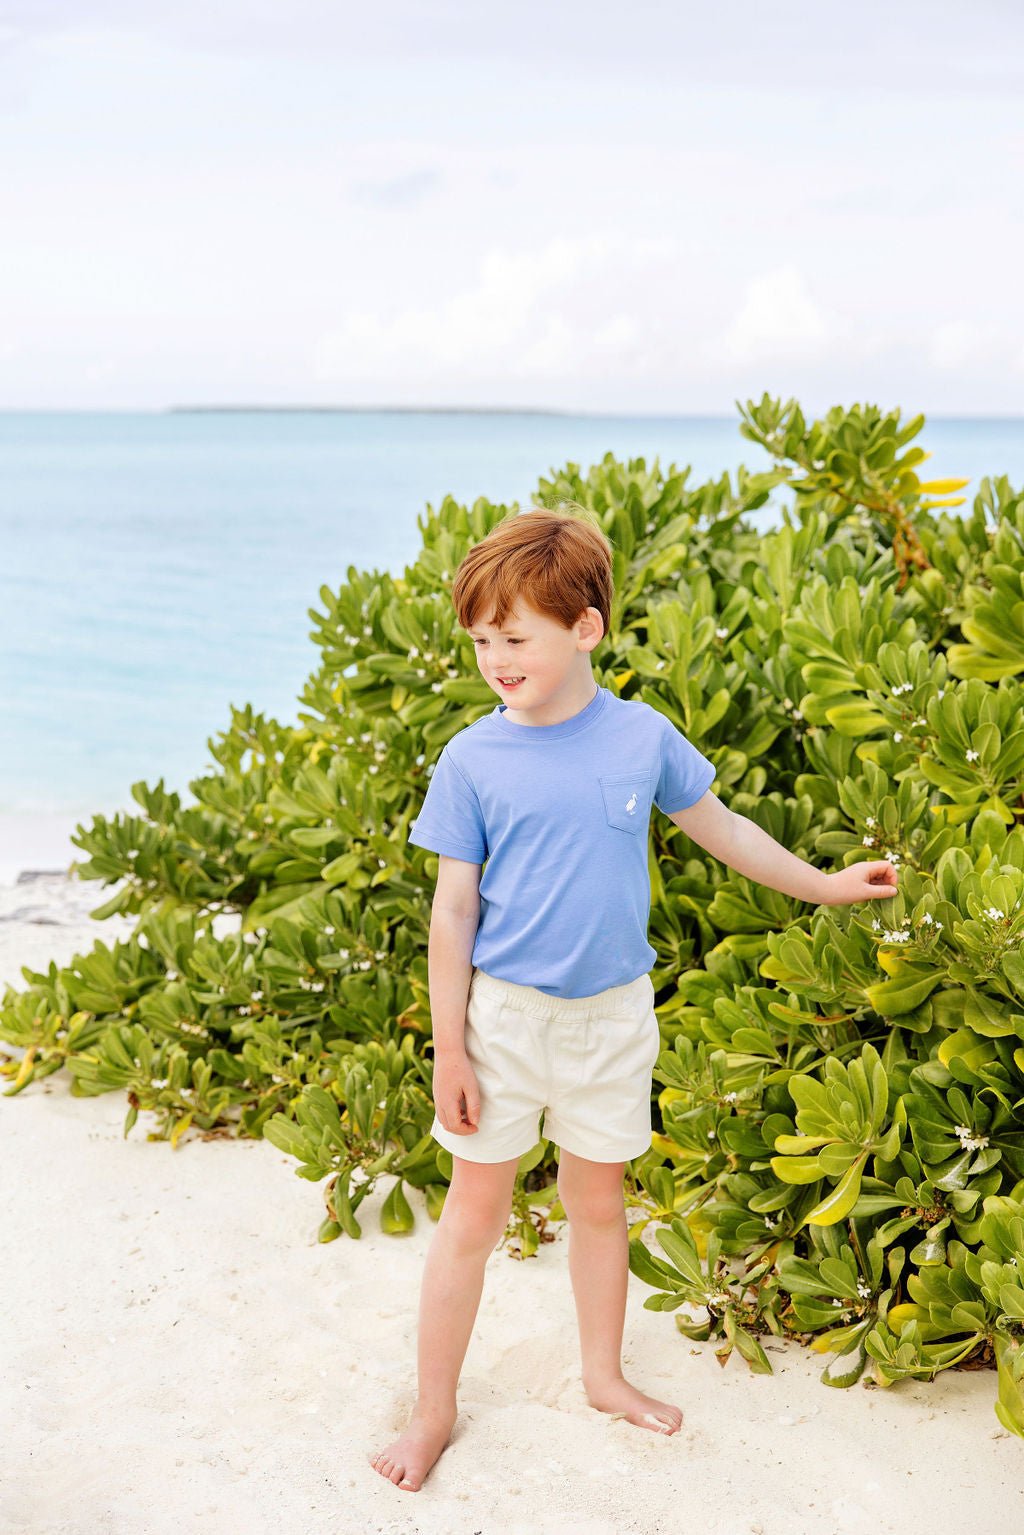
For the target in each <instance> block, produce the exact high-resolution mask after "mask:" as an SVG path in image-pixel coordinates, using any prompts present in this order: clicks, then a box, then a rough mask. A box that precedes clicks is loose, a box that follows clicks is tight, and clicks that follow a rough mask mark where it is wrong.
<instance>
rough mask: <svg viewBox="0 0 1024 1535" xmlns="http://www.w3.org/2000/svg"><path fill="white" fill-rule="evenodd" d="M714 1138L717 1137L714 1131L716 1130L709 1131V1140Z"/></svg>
mask: <svg viewBox="0 0 1024 1535" xmlns="http://www.w3.org/2000/svg"><path fill="white" fill-rule="evenodd" d="M714 1138H715V1132H714V1130H709V1131H708V1140H709V1141H713V1140H714Z"/></svg>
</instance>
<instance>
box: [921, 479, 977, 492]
mask: <svg viewBox="0 0 1024 1535" xmlns="http://www.w3.org/2000/svg"><path fill="white" fill-rule="evenodd" d="M970 483H971V482H970V480H922V482H921V485H920V487H919V488H920V489H921V490H923V491H924V493H925V495H928V496H951V495H952V494H953V492H954V490H963V488H964V486H965V485H969V484H970Z"/></svg>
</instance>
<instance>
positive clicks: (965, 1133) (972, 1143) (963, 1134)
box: [953, 1125, 988, 1151]
mask: <svg viewBox="0 0 1024 1535" xmlns="http://www.w3.org/2000/svg"><path fill="white" fill-rule="evenodd" d="M953 1131H954V1133H955V1134H956V1135H958V1136H959V1137H960V1146H961V1149H962V1150H963V1151H983V1150H984V1149H985V1147H986V1146H987V1145H988V1136H987V1135H978V1136H975V1135H973V1134H972V1133H971V1127H970V1125H954V1126H953Z"/></svg>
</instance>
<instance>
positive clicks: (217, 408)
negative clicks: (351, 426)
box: [166, 405, 614, 416]
mask: <svg viewBox="0 0 1024 1535" xmlns="http://www.w3.org/2000/svg"><path fill="white" fill-rule="evenodd" d="M257 411H264V412H268V413H270V414H272V415H282V414H283V413H284V412H286V411H289V412H291V413H293V414H297V415H302V416H309V415H314V414H318V415H339V416H355V415H368V416H385V415H386V416H587V415H591V416H599V415H611V414H614V412H610V411H586V410H547V409H539V410H538V409H537V408H536V407H534V406H526V405H168V406H167V408H166V413H167V414H169V415H197V414H200V413H202V414H211V413H219V414H223V413H225V412H229V413H235V414H239V413H241V414H244V415H252V414H255V413H256V412H257Z"/></svg>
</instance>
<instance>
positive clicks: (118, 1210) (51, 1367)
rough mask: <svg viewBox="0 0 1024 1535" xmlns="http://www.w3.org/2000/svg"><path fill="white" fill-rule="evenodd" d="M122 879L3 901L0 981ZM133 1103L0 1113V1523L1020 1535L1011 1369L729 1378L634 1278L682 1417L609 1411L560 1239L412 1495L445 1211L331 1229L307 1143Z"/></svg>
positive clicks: (14, 978) (782, 1349)
mask: <svg viewBox="0 0 1024 1535" xmlns="http://www.w3.org/2000/svg"><path fill="white" fill-rule="evenodd" d="M71 852H72V855H73V853H74V850H71ZM26 862H27V863H29V864H30V866H32V867H36V868H38V867H40V866H42V867H51V868H59V867H61V865H62V863H63V862H64V860H63V859H58V860H57V862H55V863H54V862H52V861H49V860H46V861H44V860H41V859H37V860H36V861H35V862H34V863H32V860H30V859H29V860H26ZM111 893H112V892H111V890H109V889H107V890H106V891H104V890H103V889H102V887H101V886H100V885H99V884H96V883H85V882H83V881H79V880H74V881H72V880H67V879H64V878H59V877H58V878H50V879H47V880H34V881H32V882H30V883H28V884H21V885H17V886H14V885H7V886H5V887H0V983H2V982H3V981H8V982H10V983H11V984H13V985H16V986H18V987H21V986H22V985H23V979H22V977H21V974H20V968H19V967H20V965H21V964H30V965H33V966H35V967H37V968H41V969H44V968H45V967H46V964H47V963H48V961H49V960H50V959H51V958H53V959H56V960H57V961H58V963H64V962H66V961H67V960H68V959H70V957H71V956H72V955H73V954H75V953H79V952H83V951H85V950H87V949H89V948H91V947H92V944H93V942H94V941H95V940H96V939H100V940H102V941H104V942H108V943H109V942H112V941H113V939H114V938H115V936H121V935H123V934H124V933H125V932H127V931H128V929H129V928H130V923H129V922H128V921H127V920H125V919H117V920H115V921H108V922H103V923H97V922H91V921H90V920H89V918H88V916H87V913H88V911H89V909H90V908H93V907H95V906H98V905H99V904H100V902H101V901H103V900H105V899H107V898H108V897H109V895H110V894H111ZM0 1048H4V1047H2V1046H0ZM8 1048H9V1047H8ZM15 1053H17V1052H15ZM126 1107H127V1105H126V1103H125V1100H124V1097H123V1095H121V1094H120V1093H111V1094H107V1095H105V1096H103V1097H101V1098H83V1099H75V1098H72V1097H71V1096H70V1095H69V1093H68V1091H67V1081H66V1079H65V1078H64V1077H63V1076H62V1075H61V1074H57V1075H56V1076H53V1077H50V1078H47V1079H46V1080H45V1081H44V1082H43V1083H41V1084H38V1083H37V1084H33V1085H32V1086H30V1087H29V1088H28V1089H27V1090H26V1091H25V1092H23V1093H21V1094H19V1095H17V1096H16V1097H12V1098H5V1099H0V1138H2V1151H0V1157H2V1161H0V1165H2V1167H3V1178H2V1184H0V1186H2V1190H3V1196H2V1198H3V1203H2V1207H0V1231H2V1234H3V1237H4V1242H3V1249H2V1250H3V1259H2V1272H0V1285H2V1295H3V1300H4V1315H5V1324H6V1325H5V1326H4V1330H3V1344H4V1369H3V1371H2V1375H0V1381H2V1385H0V1390H2V1422H3V1425H4V1433H3V1455H2V1463H3V1470H2V1472H0V1530H2V1531H3V1532H4V1535H14V1532H19V1535H20V1532H32V1535H94V1532H103V1535H150V1532H152V1535H180V1532H181V1531H182V1530H189V1529H193V1528H196V1527H197V1526H196V1525H195V1524H194V1521H195V1520H196V1519H197V1518H200V1517H202V1516H204V1515H205V1516H208V1517H209V1518H210V1519H211V1520H213V1521H217V1524H216V1527H218V1528H221V1529H244V1530H246V1531H247V1532H255V1535H262V1532H264V1531H265V1532H267V1535H307V1532H309V1535H320V1532H323V1535H385V1532H386V1535H624V1532H639V1535H663V1532H664V1535H676V1532H684V1531H685V1532H689V1531H691V1530H694V1531H704V1532H707V1535H751V1532H760V1535H819V1532H820V1535H835V1532H847V1531H853V1532H861V1531H863V1532H865V1535H882V1532H890V1531H891V1532H896V1531H899V1532H901V1535H907V1532H909V1535H918V1532H920V1535H925V1532H928V1535H932V1532H933V1531H934V1530H935V1529H936V1528H937V1527H939V1526H941V1527H942V1528H948V1529H951V1530H955V1531H960V1532H963V1535H997V1532H999V1535H1003V1532H1004V1531H1006V1530H1007V1529H1012V1528H1014V1527H1015V1524H1016V1523H1018V1522H1019V1521H1020V1519H1021V1517H1022V1513H1024V1505H1022V1491H1021V1489H1022V1487H1024V1444H1022V1442H1021V1441H1020V1440H1019V1439H1018V1438H1017V1437H1016V1436H1014V1435H1010V1434H1007V1433H1005V1432H1004V1431H1003V1430H1002V1429H1001V1428H1000V1426H999V1423H998V1420H997V1419H996V1417H995V1414H994V1412H993V1409H992V1401H993V1398H994V1395H995V1389H996V1376H995V1373H994V1371H987V1370H986V1371H976V1372H963V1371H951V1372H947V1373H945V1374H943V1375H940V1376H939V1377H938V1379H937V1380H936V1381H935V1382H934V1383H932V1384H928V1383H925V1382H907V1383H905V1384H903V1385H901V1386H898V1387H895V1388H893V1389H890V1390H887V1391H883V1390H880V1389H878V1388H876V1387H874V1386H873V1385H871V1386H868V1385H866V1384H864V1383H861V1384H859V1385H857V1386H854V1387H853V1388H852V1389H850V1390H847V1391H837V1390H833V1389H829V1388H828V1387H825V1386H823V1385H821V1384H820V1383H819V1380H818V1376H819V1374H820V1371H821V1369H822V1364H823V1360H822V1357H821V1356H820V1355H817V1354H812V1353H810V1352H809V1351H807V1350H804V1349H802V1348H800V1347H799V1346H798V1345H796V1344H792V1343H788V1344H777V1343H775V1342H774V1341H771V1340H769V1341H768V1343H767V1347H768V1349H769V1351H770V1358H771V1359H772V1362H773V1365H774V1368H775V1374H774V1375H773V1376H758V1375H752V1374H751V1373H750V1372H749V1370H748V1369H747V1367H746V1365H745V1364H744V1363H743V1361H742V1360H741V1359H740V1357H739V1355H738V1354H734V1356H733V1358H732V1359H731V1360H730V1362H729V1364H728V1366H727V1367H726V1368H725V1369H722V1368H721V1366H719V1364H718V1363H717V1361H716V1359H715V1357H714V1352H713V1348H714V1345H713V1344H711V1343H708V1344H693V1343H691V1342H690V1341H689V1340H688V1339H685V1338H683V1337H681V1336H680V1335H679V1334H678V1333H677V1332H676V1330H675V1327H674V1323H673V1317H672V1314H671V1313H665V1314H659V1313H655V1312H650V1311H645V1310H644V1309H643V1301H644V1298H645V1297H646V1296H647V1295H648V1294H649V1293H650V1291H649V1290H648V1288H647V1286H646V1285H644V1284H642V1283H641V1282H640V1281H639V1280H637V1279H636V1278H635V1276H633V1275H630V1278H629V1300H628V1309H627V1315H626V1329H625V1340H624V1356H623V1357H624V1364H625V1369H626V1373H627V1374H628V1376H629V1377H630V1378H631V1379H632V1380H633V1381H634V1382H635V1383H636V1384H637V1385H639V1386H640V1387H641V1388H643V1389H644V1390H646V1391H649V1392H651V1393H653V1394H654V1395H656V1396H661V1397H664V1398H666V1399H668V1400H669V1401H673V1402H676V1403H678V1405H679V1406H680V1407H681V1408H682V1409H683V1413H684V1423H683V1428H682V1430H681V1431H680V1432H679V1433H678V1434H677V1435H674V1436H671V1437H669V1438H661V1437H658V1436H657V1435H655V1434H654V1433H651V1432H648V1431H646V1430H643V1429H639V1428H635V1427H633V1426H632V1425H631V1424H629V1423H627V1422H625V1421H624V1420H621V1419H620V1420H612V1419H610V1418H609V1417H607V1416H606V1415H605V1414H603V1413H600V1412H597V1411H595V1410H594V1409H592V1408H590V1407H589V1406H588V1405H587V1403H586V1400H585V1398H584V1395H583V1391H582V1387H581V1385H580V1382H579V1374H578V1351H577V1335H576V1321H575V1312H574V1309H573V1302H572V1293H571V1288H570V1283H569V1272H568V1265H567V1261H566V1260H567V1253H568V1246H567V1232H566V1231H565V1229H564V1228H563V1229H561V1230H560V1231H559V1235H558V1238H557V1240H556V1241H555V1242H553V1243H551V1244H548V1245H545V1246H542V1248H541V1250H540V1252H539V1254H538V1256H537V1257H536V1258H532V1259H529V1260H527V1261H526V1262H519V1261H516V1260H513V1259H511V1258H509V1257H508V1256H507V1255H506V1253H505V1252H504V1251H502V1250H500V1249H499V1250H496V1251H495V1252H494V1253H493V1254H492V1256H491V1259H490V1261H489V1265H488V1270H487V1277H486V1282H485V1287H484V1295H483V1300H482V1303H481V1308H480V1313H479V1317H478V1320H477V1329H476V1332H475V1334H474V1337H473V1339H472V1341H471V1343H470V1347H469V1353H468V1355H467V1358H466V1363H465V1367H464V1370H463V1376H462V1384H461V1392H460V1409H461V1410H460V1416H459V1420H458V1423H457V1425H456V1428H455V1431H454V1435H453V1438H452V1441H451V1443H450V1444H449V1446H448V1448H447V1449H446V1450H445V1451H444V1452H443V1454H442V1456H441V1458H440V1460H439V1461H438V1462H437V1464H436V1466H435V1468H434V1470H433V1472H432V1473H431V1475H430V1476H429V1478H428V1479H427V1482H426V1483H425V1485H424V1487H423V1489H422V1490H421V1491H420V1492H415V1493H414V1492H402V1491H399V1490H398V1489H397V1488H396V1487H394V1486H393V1485H392V1484H391V1483H389V1482H386V1481H385V1480H384V1479H383V1478H382V1477H380V1476H379V1475H378V1474H377V1473H376V1472H375V1471H373V1470H372V1469H371V1467H370V1466H369V1465H368V1464H367V1460H366V1453H367V1451H368V1450H371V1449H375V1448H379V1447H382V1446H383V1445H384V1444H385V1443H387V1441H388V1440H389V1439H390V1438H391V1437H393V1435H394V1434H395V1433H396V1432H397V1431H398V1430H399V1429H400V1428H401V1427H402V1426H403V1424H404V1422H405V1419H406V1415H407V1413H408V1410H409V1408H410V1406H411V1405H412V1402H413V1399H414V1394H415V1357H416V1308H417V1302H418V1293H419V1280H420V1274H421V1270H422V1264H423V1258H424V1255H425V1252H426V1249H427V1246H428V1244H429V1241H430V1238H431V1234H432V1232H433V1230H434V1226H433V1222H432V1221H431V1220H430V1218H429V1216H428V1215H427V1214H426V1210H425V1206H424V1202H423V1198H422V1196H421V1195H420V1194H419V1193H418V1192H417V1191H416V1190H407V1194H408V1198H409V1201H410V1203H411V1205H412V1207H413V1210H414V1211H415V1214H416V1229H415V1231H414V1233H413V1234H412V1235H410V1236H408V1237H405V1238H401V1237H389V1236H384V1235H382V1234H381V1232H380V1230H379V1222H378V1214H379V1210H380V1206H381V1204H382V1203H383V1200H384V1198H385V1197H386V1195H387V1193H388V1188H389V1186H390V1182H391V1180H387V1181H386V1182H385V1183H384V1184H378V1187H377V1190H376V1192H375V1194H374V1195H373V1196H372V1197H371V1198H370V1199H369V1200H367V1201H366V1202H365V1203H364V1204H363V1206H362V1207H361V1210H360V1218H361V1220H362V1224H363V1230H364V1236H363V1239H362V1240H361V1241H359V1242H352V1241H350V1240H349V1239H348V1238H345V1237H342V1238H339V1239H338V1240H337V1241H336V1242H332V1243H328V1244H326V1245H321V1244H319V1243H318V1242H317V1240H316V1230H317V1227H318V1224H319V1222H320V1219H321V1218H322V1215H323V1213H324V1211H323V1204H322V1197H321V1192H320V1189H319V1188H318V1187H317V1186H316V1185H314V1184H311V1183H308V1182H306V1181H305V1180H303V1179H300V1178H297V1177H296V1176H295V1173H294V1167H295V1165H296V1164H295V1163H294V1162H293V1161H292V1159H290V1158H289V1157H286V1156H285V1155H284V1154H283V1153H282V1152H280V1151H278V1150H276V1149H275V1148H274V1147H273V1146H271V1145H270V1144H269V1143H267V1142H253V1141H216V1140H214V1141H208V1142H203V1141H200V1140H199V1139H196V1138H192V1139H189V1138H187V1137H186V1139H185V1140H184V1141H183V1142H182V1143H181V1145H180V1147H179V1149H178V1150H177V1151H172V1150H171V1148H170V1146H169V1144H168V1143H166V1142H159V1141H154V1142H150V1141H147V1140H146V1138H145V1137H146V1132H147V1129H148V1128H151V1126H152V1119H151V1117H150V1116H147V1115H140V1117H139V1120H138V1123H137V1124H136V1126H135V1128H134V1129H133V1130H132V1132H131V1134H130V1135H129V1137H128V1139H127V1140H124V1139H123V1138H122V1126H123V1122H124V1115H125V1111H126ZM658 1250H659V1251H660V1249H658Z"/></svg>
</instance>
